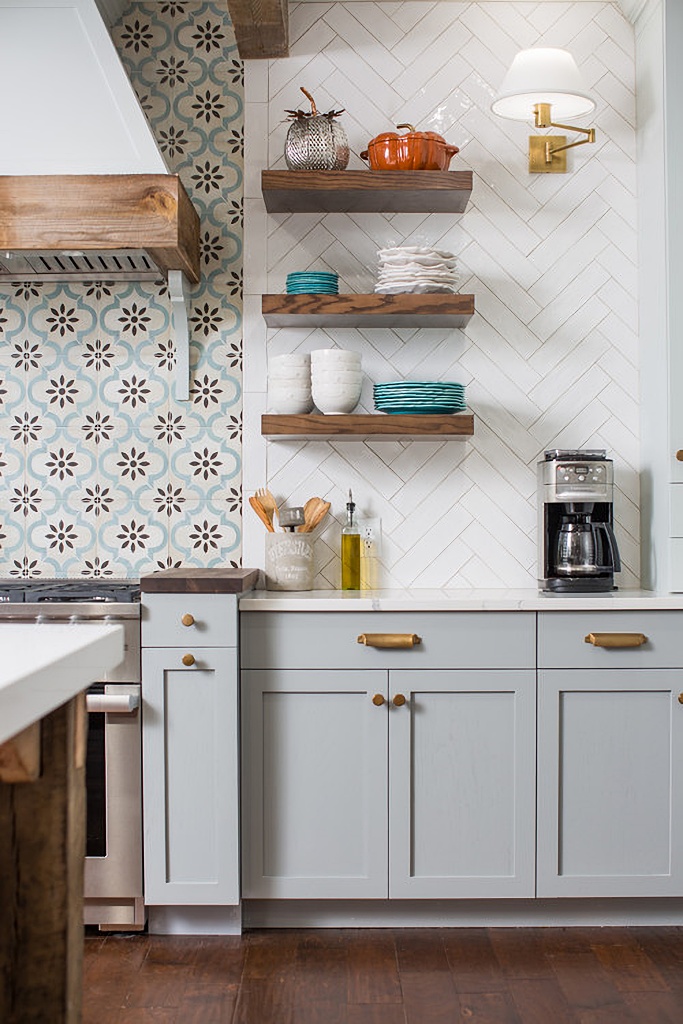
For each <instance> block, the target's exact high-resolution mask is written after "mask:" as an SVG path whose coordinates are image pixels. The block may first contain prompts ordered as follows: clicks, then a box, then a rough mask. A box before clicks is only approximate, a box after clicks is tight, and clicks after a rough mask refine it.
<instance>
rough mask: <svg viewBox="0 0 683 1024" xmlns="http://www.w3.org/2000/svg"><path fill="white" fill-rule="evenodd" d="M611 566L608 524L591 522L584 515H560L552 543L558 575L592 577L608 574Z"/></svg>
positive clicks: (612, 556)
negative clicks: (554, 542)
mask: <svg viewBox="0 0 683 1024" xmlns="http://www.w3.org/2000/svg"><path fill="white" fill-rule="evenodd" d="M614 566H615V543H614V535H613V533H612V529H611V526H610V525H609V524H608V523H602V522H593V521H592V520H591V516H590V513H588V512H572V513H569V514H565V515H563V516H562V519H561V522H560V525H559V528H558V531H557V537H556V544H555V572H556V573H557V574H558V575H559V576H596V575H599V574H600V573H605V572H612V570H613V569H614Z"/></svg>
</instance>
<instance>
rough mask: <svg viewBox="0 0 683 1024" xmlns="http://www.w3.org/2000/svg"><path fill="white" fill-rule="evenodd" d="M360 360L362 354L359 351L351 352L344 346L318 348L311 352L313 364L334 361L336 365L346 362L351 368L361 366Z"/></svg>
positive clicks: (318, 364)
mask: <svg viewBox="0 0 683 1024" xmlns="http://www.w3.org/2000/svg"><path fill="white" fill-rule="evenodd" d="M360 361H361V360H360V356H359V354H358V353H357V352H350V351H348V350H347V349H344V348H317V349H314V350H313V351H312V352H311V366H320V365H321V364H322V363H333V364H335V365H336V366H339V365H340V364H344V365H345V366H348V367H350V368H355V367H358V366H360Z"/></svg>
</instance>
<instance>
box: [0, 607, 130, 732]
mask: <svg viewBox="0 0 683 1024" xmlns="http://www.w3.org/2000/svg"><path fill="white" fill-rule="evenodd" d="M122 657H123V630H122V628H121V627H120V626H103V625H94V624H83V625H79V624H76V623H74V624H61V623H40V624H33V623H19V624H16V623H7V624H4V623H2V624H0V743H4V742H5V740H8V739H10V737H12V736H14V735H15V734H16V733H18V732H21V730H22V729H25V728H26V727H27V726H29V725H31V724H32V723H33V722H36V721H38V720H39V719H40V718H43V717H44V716H45V715H47V714H49V712H51V711H54V709H55V708H58V707H59V706H60V705H61V704H64V703H65V702H66V701H67V700H71V698H72V697H75V696H76V694H77V693H80V692H81V690H84V689H85V688H86V687H87V686H88V685H89V684H90V683H92V682H94V681H95V680H96V679H98V678H100V677H101V675H102V674H103V673H104V672H107V671H109V670H110V669H112V668H114V666H115V665H118V663H119V662H120V661H121V659H122Z"/></svg>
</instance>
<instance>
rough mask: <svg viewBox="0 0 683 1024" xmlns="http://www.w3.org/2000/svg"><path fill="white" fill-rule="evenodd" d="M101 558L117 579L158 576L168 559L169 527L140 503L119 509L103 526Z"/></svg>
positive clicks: (130, 503) (98, 542) (117, 507)
mask: <svg viewBox="0 0 683 1024" xmlns="http://www.w3.org/2000/svg"><path fill="white" fill-rule="evenodd" d="M97 555H98V557H99V559H100V561H101V562H105V561H106V562H107V563H108V568H109V569H110V570H111V573H112V574H113V575H114V576H117V577H130V576H136V575H139V574H140V573H142V572H155V571H156V569H158V568H160V563H164V562H165V560H166V558H167V556H168V530H167V528H166V524H165V523H163V522H162V521H161V519H160V517H159V515H158V513H157V512H156V510H151V509H149V508H147V507H145V506H144V505H142V504H140V503H139V502H136V501H132V502H129V503H126V504H125V505H124V506H115V507H114V508H112V510H111V513H110V514H109V516H108V518H107V520H106V522H103V523H102V525H101V526H100V529H99V532H98V537H97Z"/></svg>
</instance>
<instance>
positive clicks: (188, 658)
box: [182, 654, 194, 665]
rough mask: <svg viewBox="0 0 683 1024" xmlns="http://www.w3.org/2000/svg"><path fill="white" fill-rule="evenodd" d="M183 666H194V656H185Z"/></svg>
mask: <svg viewBox="0 0 683 1024" xmlns="http://www.w3.org/2000/svg"><path fill="white" fill-rule="evenodd" d="M182 661H183V665H194V654H183V658H182Z"/></svg>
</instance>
